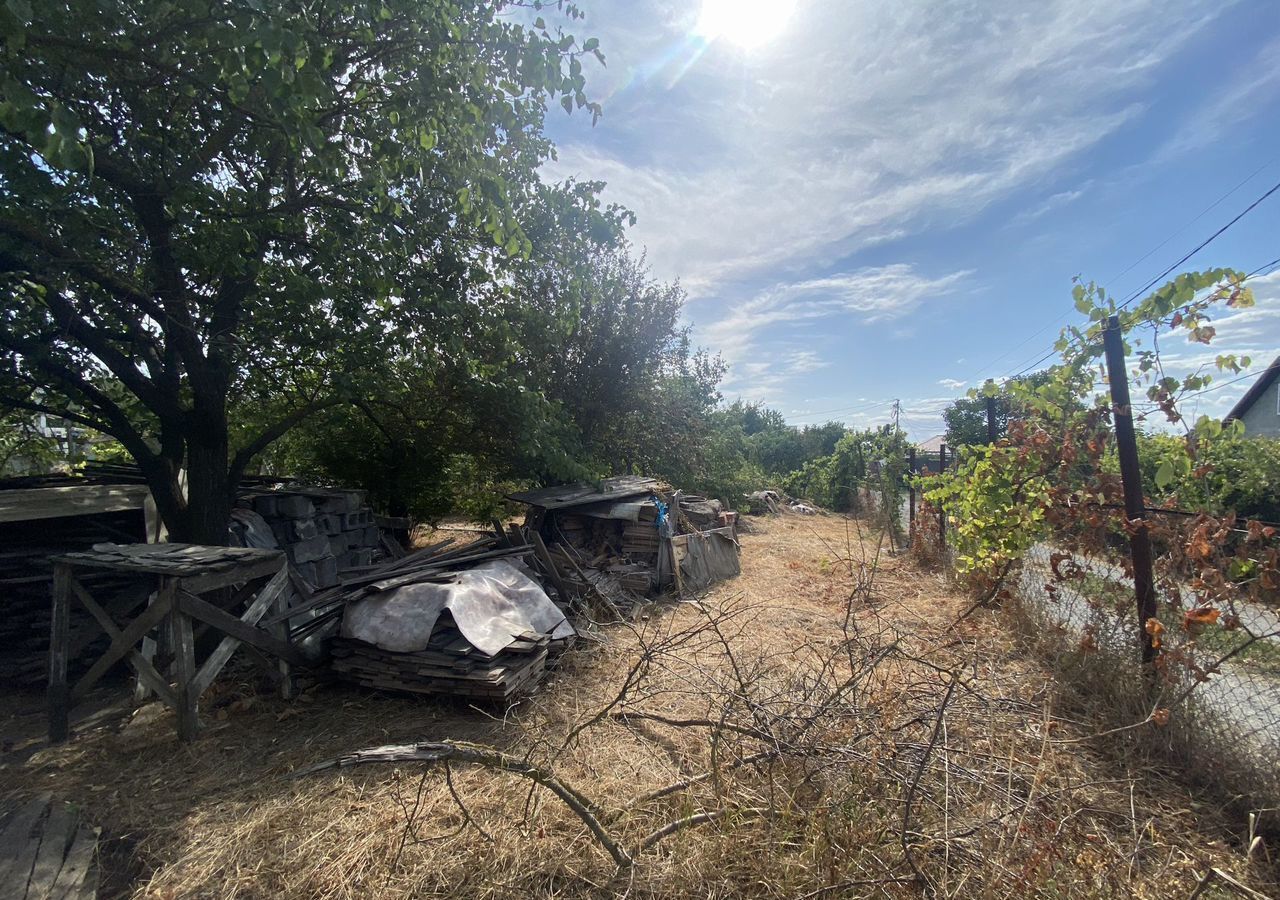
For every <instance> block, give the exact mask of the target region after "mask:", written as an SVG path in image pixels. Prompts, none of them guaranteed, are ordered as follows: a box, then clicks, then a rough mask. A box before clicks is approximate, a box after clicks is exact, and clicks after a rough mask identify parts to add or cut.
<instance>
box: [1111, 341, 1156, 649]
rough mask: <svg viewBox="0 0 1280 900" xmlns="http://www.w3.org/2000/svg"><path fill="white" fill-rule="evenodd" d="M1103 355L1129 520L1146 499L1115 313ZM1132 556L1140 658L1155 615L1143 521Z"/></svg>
mask: <svg viewBox="0 0 1280 900" xmlns="http://www.w3.org/2000/svg"><path fill="white" fill-rule="evenodd" d="M1102 344H1103V349H1104V350H1105V351H1106V358H1107V380H1108V381H1109V382H1110V383H1111V415H1112V418H1113V419H1115V427H1116V451H1117V454H1118V456H1119V458H1120V479H1121V481H1122V482H1123V483H1124V514H1125V518H1127V519H1128V520H1129V521H1130V522H1142V521H1143V520H1144V519H1145V518H1146V500H1145V499H1144V497H1143V493H1142V470H1141V469H1140V468H1139V467H1138V440H1137V438H1136V436H1135V435H1134V432H1133V408H1132V406H1131V404H1130V401H1129V373H1128V371H1127V369H1126V368H1125V362H1124V336H1123V335H1122V334H1121V332H1120V318H1119V316H1111V317H1110V318H1109V319H1107V328H1106V330H1105V331H1104V332H1103V333H1102ZM1129 552H1130V554H1131V555H1132V558H1133V593H1134V601H1135V603H1136V605H1137V613H1138V644H1139V646H1140V647H1141V648H1142V661H1143V662H1144V663H1150V662H1151V661H1152V660H1154V659H1155V657H1156V650H1155V647H1154V646H1153V645H1152V643H1151V635H1150V634H1148V633H1147V621H1148V620H1149V619H1154V618H1155V617H1156V588H1155V580H1154V578H1153V577H1152V572H1151V535H1150V534H1149V533H1148V532H1147V526H1146V525H1145V524H1143V525H1140V526H1139V527H1138V528H1137V529H1136V530H1135V531H1134V532H1133V533H1132V536H1131V537H1130V538H1129Z"/></svg>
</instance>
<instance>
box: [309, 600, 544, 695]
mask: <svg viewBox="0 0 1280 900" xmlns="http://www.w3.org/2000/svg"><path fill="white" fill-rule="evenodd" d="M552 643H553V641H552V640H551V637H550V636H549V635H545V634H533V633H529V634H526V635H522V636H521V637H520V638H519V639H517V640H515V641H513V642H512V643H511V644H509V645H508V646H507V647H506V648H505V649H503V650H502V651H501V652H500V653H498V654H497V655H495V656H488V655H486V654H484V653H482V652H481V651H480V650H478V649H476V648H475V647H474V646H472V644H471V643H470V642H469V641H468V640H467V639H466V638H465V637H463V636H462V633H461V632H460V631H458V629H457V627H456V626H455V625H454V623H453V617H452V616H450V615H449V613H448V611H445V612H443V613H441V615H440V618H439V620H437V623H436V627H435V630H434V631H433V632H432V633H431V642H430V643H429V644H428V645H427V647H426V649H424V650H419V651H417V652H414V653H393V652H391V651H388V650H383V649H381V648H379V647H376V646H374V645H373V644H368V643H365V642H364V641H358V640H353V639H351V638H343V637H336V638H334V639H333V643H332V647H331V649H332V653H333V662H332V666H333V669H334V671H336V672H339V673H341V674H342V676H343V677H345V678H347V679H348V680H350V681H354V682H356V683H358V684H363V685H365V686H366V687H372V688H381V689H384V690H395V691H411V692H413V693H422V694H454V695H456V696H462V697H476V698H479V699H487V700H509V699H510V698H511V697H512V696H514V695H515V694H517V693H519V692H520V691H521V690H522V689H525V688H528V687H530V686H532V685H533V684H536V683H537V682H538V680H539V679H541V678H542V673H543V671H544V670H545V669H546V664H547V652H548V649H555V648H552V647H551V644H552ZM556 643H560V642H556Z"/></svg>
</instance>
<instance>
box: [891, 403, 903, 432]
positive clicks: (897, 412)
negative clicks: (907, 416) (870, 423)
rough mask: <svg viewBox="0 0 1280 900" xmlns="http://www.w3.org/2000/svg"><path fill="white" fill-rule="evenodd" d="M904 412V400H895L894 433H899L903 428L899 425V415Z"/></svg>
mask: <svg viewBox="0 0 1280 900" xmlns="http://www.w3.org/2000/svg"><path fill="white" fill-rule="evenodd" d="M901 413H902V401H901V400H894V401H893V433H894V434H897V433H898V432H899V431H901V430H902V429H901V428H899V427H898V416H899V415H901Z"/></svg>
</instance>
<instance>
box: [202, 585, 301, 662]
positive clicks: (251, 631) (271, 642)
mask: <svg viewBox="0 0 1280 900" xmlns="http://www.w3.org/2000/svg"><path fill="white" fill-rule="evenodd" d="M178 607H179V609H181V610H182V611H183V612H184V613H186V614H187V615H189V616H192V617H193V618H196V619H199V620H200V621H201V622H208V623H209V624H210V625H212V626H213V627H214V628H216V629H218V630H219V631H221V632H222V633H223V634H227V635H230V636H231V637H234V638H236V639H237V640H241V641H244V642H245V643H246V644H251V645H253V646H254V647H257V648H258V649H259V650H262V651H263V652H265V653H270V654H271V655H272V656H277V657H279V658H280V659H283V660H285V661H286V662H291V663H293V664H294V665H298V666H305V665H308V664H309V661H308V660H307V658H306V657H305V656H303V654H302V651H300V650H298V649H297V648H296V647H294V646H293V645H292V644H290V643H288V642H286V641H282V640H280V639H279V638H277V637H275V636H274V635H272V634H269V633H268V632H266V631H263V630H262V629H261V628H257V627H255V626H253V625H250V624H248V623H246V622H242V621H241V620H240V619H237V618H236V617H235V616H233V615H230V614H228V613H225V612H223V611H222V610H220V609H218V607H216V606H214V605H213V604H212V603H209V602H208V601H205V600H201V599H200V598H199V597H197V596H196V595H195V594H188V593H186V592H185V591H184V592H183V593H182V594H181V595H180V596H179V598H178Z"/></svg>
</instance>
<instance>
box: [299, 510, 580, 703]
mask: <svg viewBox="0 0 1280 900" xmlns="http://www.w3.org/2000/svg"><path fill="white" fill-rule="evenodd" d="M454 543H455V542H454V540H453V539H449V540H446V541H442V542H440V543H438V544H435V545H433V546H430V547H425V548H423V549H421V550H418V551H415V552H413V553H410V554H408V555H407V556H404V557H403V558H401V559H396V560H389V561H386V562H383V563H381V564H379V565H376V566H374V567H372V568H371V569H370V570H368V571H364V572H361V573H359V574H353V575H349V576H347V577H345V578H344V579H343V581H342V583H341V584H339V585H337V586H335V587H333V588H330V589H328V590H323V591H319V592H317V593H315V594H313V595H312V596H311V597H309V598H308V599H306V600H304V601H303V602H302V603H300V604H298V605H297V606H295V607H294V608H293V609H292V610H290V612H289V618H290V621H291V623H292V625H291V629H290V631H291V635H292V637H293V639H294V640H298V641H301V640H306V639H307V638H309V637H310V636H311V635H314V634H323V633H331V632H333V631H335V630H336V631H337V634H336V635H335V636H333V637H332V638H331V640H330V649H331V651H332V668H333V670H334V671H335V672H337V673H338V674H339V675H341V676H342V677H343V678H346V679H347V680H350V681H354V682H357V683H359V684H363V685H366V686H368V687H373V688H382V689H387V690H399V691H410V692H414V693H441V694H454V695H461V696H468V697H475V698H480V699H491V700H508V699H510V698H511V697H512V696H514V695H515V694H517V693H519V692H520V691H522V690H527V689H528V688H530V687H532V686H533V685H534V684H536V683H537V681H538V680H539V679H540V678H541V676H542V673H543V671H544V670H545V668H546V666H547V663H548V661H549V660H550V659H553V658H554V657H555V656H556V655H557V654H558V653H559V652H561V651H562V650H563V649H565V648H566V647H567V646H568V645H569V643H570V642H571V641H572V639H573V637H574V634H575V633H574V630H573V626H572V625H570V624H569V621H568V619H567V618H566V616H565V612H564V609H562V607H561V606H558V605H557V604H556V603H554V602H553V601H552V600H551V598H550V597H549V596H548V594H547V592H546V591H545V590H544V589H543V588H542V586H541V585H540V584H539V583H538V582H537V581H536V580H535V579H534V578H533V577H532V576H533V574H534V572H533V571H532V570H531V569H529V568H527V567H526V565H525V564H524V563H522V562H521V559H522V558H523V557H529V556H530V555H532V554H533V552H534V548H533V546H532V545H530V544H528V543H513V542H512V541H510V540H509V539H508V538H507V536H506V535H504V536H503V537H502V538H498V537H496V536H495V537H488V538H482V539H481V540H479V541H476V542H474V543H471V544H468V545H466V546H462V547H455V546H454Z"/></svg>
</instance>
